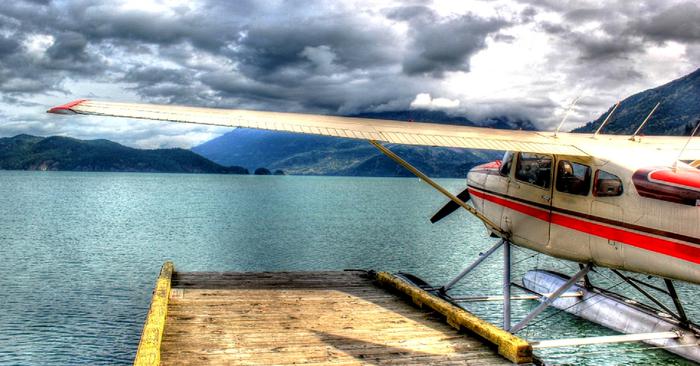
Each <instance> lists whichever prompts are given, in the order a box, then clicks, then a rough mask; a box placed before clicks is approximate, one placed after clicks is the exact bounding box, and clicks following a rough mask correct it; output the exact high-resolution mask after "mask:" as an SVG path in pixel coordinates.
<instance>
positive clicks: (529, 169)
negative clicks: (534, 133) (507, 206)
mask: <svg viewBox="0 0 700 366" xmlns="http://www.w3.org/2000/svg"><path fill="white" fill-rule="evenodd" d="M515 179H517V180H520V181H523V182H527V183H530V184H534V185H536V186H540V187H542V188H549V185H550V183H551V180H552V157H551V156H549V155H539V154H532V153H520V154H519V157H518V163H517V165H516V167H515Z"/></svg>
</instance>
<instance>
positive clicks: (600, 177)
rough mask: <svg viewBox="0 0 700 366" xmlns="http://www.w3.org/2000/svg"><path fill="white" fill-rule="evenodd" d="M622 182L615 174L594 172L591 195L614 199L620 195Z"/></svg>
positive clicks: (600, 171)
mask: <svg viewBox="0 0 700 366" xmlns="http://www.w3.org/2000/svg"><path fill="white" fill-rule="evenodd" d="M622 192H623V188H622V180H621V179H620V178H619V177H618V176H617V175H615V174H612V173H608V172H606V171H604V170H597V171H596V172H595V183H594V184H593V195H594V196H596V197H615V196H620V195H622Z"/></svg>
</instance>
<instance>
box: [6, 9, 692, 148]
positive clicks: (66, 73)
mask: <svg viewBox="0 0 700 366" xmlns="http://www.w3.org/2000/svg"><path fill="white" fill-rule="evenodd" d="M699 18H700V6H698V5H697V3H695V2H691V1H676V2H666V1H663V2H662V1H647V2H642V3H634V4H633V3H631V2H627V1H619V2H608V3H606V4H600V3H598V2H587V1H571V2H566V1H564V2H562V1H548V0H533V1H516V0H497V1H479V0H474V1H467V2H459V3H456V2H447V1H444V2H443V1H435V2H411V1H396V2H394V1H380V2H376V1H373V2H365V1H359V0H357V1H353V0H346V1H339V2H321V1H283V2H260V1H235V2H231V1H223V0H199V1H185V0H175V1H168V2H165V1H161V0H138V1H136V0H117V1H106V0H67V1H48V0H46V1H40V0H32V1H29V0H25V1H12V2H3V3H2V4H0V93H2V98H0V118H2V121H1V122H0V136H9V135H13V134H18V133H30V134H37V135H52V134H60V135H70V136H74V137H78V138H109V139H113V140H116V141H119V142H122V143H126V144H129V145H132V146H139V147H167V146H183V147H189V146H192V145H194V144H197V143H200V142H203V141H205V140H207V139H209V138H212V137H214V136H216V135H217V134H220V133H223V131H225V129H221V128H214V127H206V126H202V127H193V126H173V125H169V124H164V123H153V122H143V121H128V122H124V121H112V120H108V119H100V118H78V119H71V120H70V121H67V120H66V119H61V118H60V117H57V116H47V115H45V114H44V113H43V112H44V110H45V109H46V108H47V107H49V106H51V105H54V104H58V103H63V102H66V101H68V100H71V99H77V98H86V97H87V98H96V99H111V100H125V101H143V102H156V103H176V104H185V105H197V106H209V107H231V108H253V109H265V110H284V111H303V112H314V113H330V114H353V113H361V112H369V111H385V110H402V109H409V108H418V107H420V106H425V105H427V106H428V107H430V108H438V109H445V110H446V111H448V112H449V113H452V114H463V115H466V116H467V117H469V118H477V119H478V118H489V117H493V116H509V117H513V118H521V119H531V120H533V122H534V123H535V124H536V125H538V126H539V127H541V128H551V126H553V125H555V124H556V123H557V122H558V119H559V118H560V117H561V114H562V113H563V111H564V109H565V108H566V105H567V104H568V102H570V100H571V99H573V98H574V97H576V96H577V95H578V94H584V98H582V102H581V103H580V104H579V106H578V107H577V109H576V110H575V111H574V113H573V114H572V116H571V117H570V119H569V121H571V122H570V123H571V125H570V126H567V127H569V128H572V127H575V125H576V124H582V123H585V122H587V121H588V120H591V119H594V118H595V117H597V115H598V114H600V113H601V112H602V111H605V110H607V108H608V107H609V106H610V105H611V104H613V103H614V102H615V101H616V100H617V99H620V98H622V97H625V96H627V95H629V94H631V93H633V92H636V91H638V90H641V89H646V88H649V87H653V86H656V85H658V84H660V83H663V82H667V81H670V80H671V79H673V78H676V77H680V76H682V75H683V74H685V73H688V72H690V71H692V70H693V69H695V68H696V67H697V65H698V64H699V61H700V25H699V24H698V22H697V21H696V20H697V19H699ZM416 100H418V101H429V102H430V103H427V104H426V103H417V102H416ZM443 101H449V103H447V102H444V103H443Z"/></svg>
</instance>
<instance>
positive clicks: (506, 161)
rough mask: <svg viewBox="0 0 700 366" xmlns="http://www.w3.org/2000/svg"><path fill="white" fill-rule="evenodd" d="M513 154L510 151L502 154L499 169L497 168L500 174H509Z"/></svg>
mask: <svg viewBox="0 0 700 366" xmlns="http://www.w3.org/2000/svg"><path fill="white" fill-rule="evenodd" d="M514 155H515V154H513V152H512V151H506V153H505V154H503V160H502V161H501V169H499V170H498V172H499V173H501V175H502V176H504V177H507V176H508V174H510V167H512V166H513V156H514Z"/></svg>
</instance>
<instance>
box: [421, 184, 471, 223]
mask: <svg viewBox="0 0 700 366" xmlns="http://www.w3.org/2000/svg"><path fill="white" fill-rule="evenodd" d="M457 198H459V199H461V200H462V201H464V202H467V201H469V200H470V199H471V196H470V195H469V188H466V189H465V190H463V191H462V193H460V194H458V195H457ZM458 208H459V205H458V204H457V203H456V202H454V201H450V202H447V204H446V205H444V206H442V208H441V209H440V211H438V212H436V213H435V215H433V217H431V218H430V222H432V223H433V224H434V223H436V222H438V221H440V220H442V219H443V218H445V216H447V215H449V214H451V213H453V212H455V210H457V209H458Z"/></svg>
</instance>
